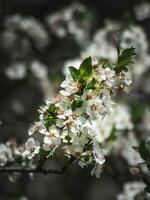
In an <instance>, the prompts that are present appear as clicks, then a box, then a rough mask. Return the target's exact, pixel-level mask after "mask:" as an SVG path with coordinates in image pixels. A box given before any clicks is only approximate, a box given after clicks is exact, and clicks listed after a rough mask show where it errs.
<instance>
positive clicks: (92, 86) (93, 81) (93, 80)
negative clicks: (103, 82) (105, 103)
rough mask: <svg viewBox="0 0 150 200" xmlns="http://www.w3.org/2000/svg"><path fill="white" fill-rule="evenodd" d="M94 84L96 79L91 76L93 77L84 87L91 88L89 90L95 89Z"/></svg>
mask: <svg viewBox="0 0 150 200" xmlns="http://www.w3.org/2000/svg"><path fill="white" fill-rule="evenodd" d="M95 85H96V79H95V78H93V79H92V80H91V82H90V83H88V84H87V86H86V89H91V90H93V89H95Z"/></svg>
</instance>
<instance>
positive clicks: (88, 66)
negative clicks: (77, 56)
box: [79, 57, 92, 82]
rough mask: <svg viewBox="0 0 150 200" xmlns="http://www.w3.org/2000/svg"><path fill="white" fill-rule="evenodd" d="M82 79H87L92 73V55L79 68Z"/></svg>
mask: <svg viewBox="0 0 150 200" xmlns="http://www.w3.org/2000/svg"><path fill="white" fill-rule="evenodd" d="M79 73H80V81H81V82H83V81H87V80H88V78H89V77H90V75H91V74H92V59H91V57H88V58H86V59H85V60H83V62H82V63H81V65H80V69H79Z"/></svg>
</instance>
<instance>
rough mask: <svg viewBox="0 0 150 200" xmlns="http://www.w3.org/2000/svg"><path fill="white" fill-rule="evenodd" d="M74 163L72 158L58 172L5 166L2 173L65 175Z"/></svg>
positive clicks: (0, 171) (0, 169)
mask: <svg viewBox="0 0 150 200" xmlns="http://www.w3.org/2000/svg"><path fill="white" fill-rule="evenodd" d="M73 161H74V158H73V157H71V158H70V160H69V161H68V163H67V164H65V165H64V166H63V167H62V168H61V169H59V170H56V169H44V168H39V166H37V167H33V168H32V167H13V166H9V167H7V166H4V167H0V173H22V174H30V173H34V174H44V175H46V174H58V175H60V174H64V173H65V172H66V171H67V169H68V167H69V165H70V164H71V163H72V162H73Z"/></svg>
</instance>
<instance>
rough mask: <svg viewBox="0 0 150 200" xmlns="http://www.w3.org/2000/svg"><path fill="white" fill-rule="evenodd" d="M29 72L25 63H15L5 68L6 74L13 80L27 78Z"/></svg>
mask: <svg viewBox="0 0 150 200" xmlns="http://www.w3.org/2000/svg"><path fill="white" fill-rule="evenodd" d="M26 73H27V69H26V65H25V63H22V62H21V63H19V62H18V63H13V64H12V65H11V66H9V67H7V68H6V69H5V75H6V76H7V77H8V78H9V79H12V80H21V79H23V78H25V76H26Z"/></svg>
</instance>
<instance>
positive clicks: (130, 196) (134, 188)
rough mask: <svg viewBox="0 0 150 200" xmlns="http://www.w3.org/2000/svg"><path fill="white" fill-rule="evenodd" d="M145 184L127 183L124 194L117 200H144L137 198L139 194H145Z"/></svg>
mask: <svg viewBox="0 0 150 200" xmlns="http://www.w3.org/2000/svg"><path fill="white" fill-rule="evenodd" d="M144 187H145V184H144V183H142V182H128V183H125V185H124V188H123V193H122V194H119V195H118V197H117V200H136V199H143V198H142V197H141V198H136V197H137V195H138V194H140V193H141V192H143V190H144Z"/></svg>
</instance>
